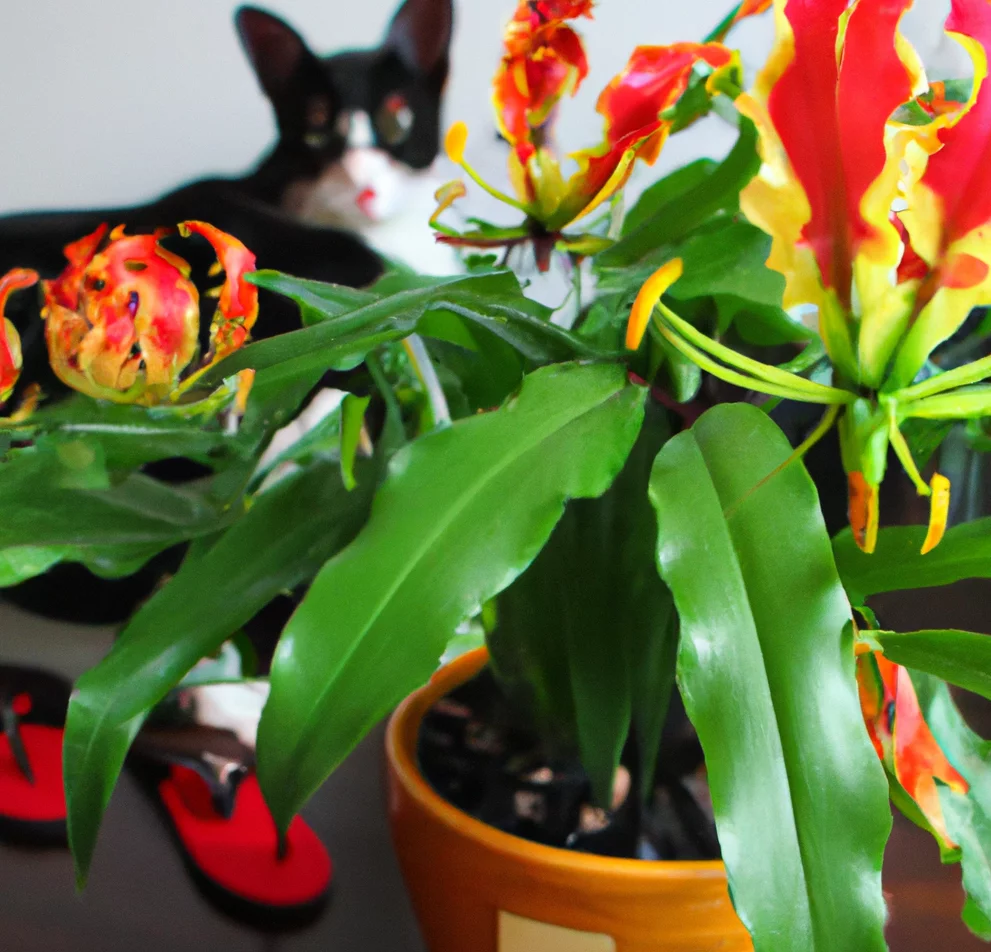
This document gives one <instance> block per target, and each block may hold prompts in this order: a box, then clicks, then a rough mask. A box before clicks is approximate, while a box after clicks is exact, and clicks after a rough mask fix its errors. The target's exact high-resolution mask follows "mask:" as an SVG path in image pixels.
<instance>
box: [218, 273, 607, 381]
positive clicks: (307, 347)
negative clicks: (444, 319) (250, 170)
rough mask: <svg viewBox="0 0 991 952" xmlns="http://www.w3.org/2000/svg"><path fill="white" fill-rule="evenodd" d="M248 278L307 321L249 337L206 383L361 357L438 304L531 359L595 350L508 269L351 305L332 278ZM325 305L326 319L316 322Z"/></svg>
mask: <svg viewBox="0 0 991 952" xmlns="http://www.w3.org/2000/svg"><path fill="white" fill-rule="evenodd" d="M253 280H254V281H255V283H256V284H258V285H259V286H260V287H265V288H267V289H268V290H271V291H277V292H278V293H280V294H284V295H286V296H287V297H290V298H292V299H293V300H294V301H296V302H297V303H298V304H299V305H300V307H302V308H304V310H306V312H307V313H308V314H309V320H310V322H311V326H309V327H305V328H303V329H302V330H298V331H292V332H291V333H289V334H280V335H278V336H277V337H273V338H270V339H268V340H263V341H259V342H258V343H256V344H250V345H249V346H248V347H245V348H244V349H243V350H241V351H238V352H237V353H236V354H234V355H232V356H231V357H229V358H228V359H227V360H225V361H223V362H222V363H221V364H219V365H218V367H217V369H216V370H215V371H212V372H211V374H209V375H207V378H206V381H205V382H206V383H207V384H209V383H210V382H211V381H213V380H214V379H220V378H222V377H229V376H230V375H231V374H233V373H234V372H235V371H237V370H242V369H244V368H246V367H252V368H254V369H255V370H261V369H264V368H268V367H274V366H276V365H279V364H282V365H284V366H285V367H287V368H290V369H291V370H293V371H294V372H299V371H302V370H305V369H315V368H326V367H327V366H330V365H331V364H336V363H339V362H341V361H344V360H347V359H348V358H353V359H358V358H361V357H363V356H364V354H366V353H368V352H369V351H371V350H373V349H374V348H375V347H377V346H379V345H380V344H384V343H388V342H389V341H395V340H399V339H401V338H403V337H406V336H408V335H409V334H411V333H413V332H414V331H416V330H417V329H418V326H419V323H420V321H421V320H422V319H423V318H425V317H427V316H428V315H430V314H431V313H433V312H436V311H448V312H450V313H453V314H456V315H457V316H458V317H459V318H461V319H462V320H465V321H469V322H472V323H477V324H481V325H482V326H483V327H485V328H486V329H487V330H489V331H491V332H492V333H493V334H495V335H496V336H497V337H500V338H502V339H503V340H505V341H506V342H507V343H510V344H512V345H513V346H514V347H515V348H516V349H517V350H519V351H520V353H522V354H523V355H524V356H526V357H529V358H531V359H533V360H541V361H552V360H567V359H569V358H572V357H576V356H579V357H580V356H594V355H599V352H597V351H595V350H594V349H593V348H592V347H591V345H589V343H588V342H587V341H583V340H582V339H581V338H580V337H578V336H577V335H575V334H571V333H570V332H568V331H566V330H564V329H563V328H560V327H557V326H556V325H554V324H551V323H550V322H549V321H548V320H547V319H546V317H547V312H546V308H543V307H541V305H539V304H536V303H534V302H532V301H530V300H528V299H527V298H526V297H524V296H523V294H522V291H521V290H520V287H519V283H518V282H517V281H516V279H515V277H513V275H512V274H510V273H509V272H505V271H498V272H492V273H489V274H476V275H466V276H465V275H462V276H459V277H457V278H452V279H447V280H444V281H441V282H440V283H439V284H438V283H433V284H431V285H430V286H428V287H421V288H411V289H406V290H400V291H397V292H395V293H393V294H388V295H386V296H384V297H377V296H376V297H375V298H374V299H369V298H365V297H360V298H359V297H357V296H354V295H351V294H348V295H346V296H345V297H346V298H348V299H350V300H351V301H353V303H355V304H356V305H357V306H355V307H352V308H351V309H348V310H345V309H344V305H343V304H342V302H341V300H340V289H339V288H337V286H336V285H322V284H320V283H319V282H314V281H304V280H302V279H298V278H292V277H289V276H288V275H282V274H278V273H277V272H258V273H256V274H255V275H254V276H253ZM363 293H364V294H370V293H371V292H363ZM326 298H329V300H325V299H326ZM324 308H325V309H326V314H325V316H324V318H323V319H322V320H319V321H317V320H316V316H317V315H319V314H321V313H322V312H323V309H324ZM307 309H308V310H307ZM315 321H316V322H315Z"/></svg>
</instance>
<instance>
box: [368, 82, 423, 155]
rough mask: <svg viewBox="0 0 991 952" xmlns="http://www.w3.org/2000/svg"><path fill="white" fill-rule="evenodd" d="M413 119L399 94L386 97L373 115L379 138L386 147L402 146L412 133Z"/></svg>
mask: <svg viewBox="0 0 991 952" xmlns="http://www.w3.org/2000/svg"><path fill="white" fill-rule="evenodd" d="M414 118H415V117H414V115H413V110H412V109H410V106H409V103H408V102H407V101H406V97H405V96H403V95H402V94H401V93H392V94H391V95H389V96H386V97H385V99H383V100H382V105H381V106H379V108H378V112H376V113H375V128H376V129H377V130H378V134H379V138H380V139H381V140H382V142H384V143H385V144H386V145H388V146H397V145H402V144H403V143H404V142H405V141H406V140H407V139H408V138H409V136H410V133H411V132H412V131H413V120H414Z"/></svg>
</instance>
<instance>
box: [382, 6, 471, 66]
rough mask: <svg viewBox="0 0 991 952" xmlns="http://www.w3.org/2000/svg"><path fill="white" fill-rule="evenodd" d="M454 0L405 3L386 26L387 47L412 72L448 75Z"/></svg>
mask: <svg viewBox="0 0 991 952" xmlns="http://www.w3.org/2000/svg"><path fill="white" fill-rule="evenodd" d="M453 27H454V0H406V2H405V3H404V4H403V5H402V6H401V7H400V8H399V12H398V13H397V14H396V16H395V18H394V19H393V21H392V25H391V26H390V27H389V33H388V36H387V37H386V41H385V42H386V46H388V47H391V48H392V49H394V50H395V51H396V52H397V53H398V54H399V56H400V58H401V59H402V60H403V62H404V63H405V64H406V65H407V66H408V67H409V68H410V69H412V70H414V71H416V72H419V73H423V74H424V75H428V76H429V75H433V74H435V73H438V72H441V71H442V72H443V73H444V74H445V75H446V73H447V67H448V50H449V49H450V46H451V34H452V31H453Z"/></svg>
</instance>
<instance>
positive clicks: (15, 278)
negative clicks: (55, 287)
mask: <svg viewBox="0 0 991 952" xmlns="http://www.w3.org/2000/svg"><path fill="white" fill-rule="evenodd" d="M37 283H38V275H37V273H36V272H34V271H28V270H27V269H26V268H16V269H14V270H13V271H8V272H7V274H5V275H4V276H3V277H2V278H0V406H3V405H4V403H6V402H7V400H8V399H9V398H10V395H11V394H12V393H13V392H14V387H15V386H16V384H17V379H18V377H20V375H21V338H20V335H19V334H18V333H17V328H16V327H14V325H13V324H11V322H10V321H9V320H7V317H6V308H7V299H8V298H9V297H10V295H11V294H13V293H14V291H20V290H23V289H24V288H30V287H33V286H34V285H35V284H37Z"/></svg>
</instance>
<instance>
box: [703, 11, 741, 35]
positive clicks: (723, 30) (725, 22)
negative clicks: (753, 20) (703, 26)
mask: <svg viewBox="0 0 991 952" xmlns="http://www.w3.org/2000/svg"><path fill="white" fill-rule="evenodd" d="M742 7H743V3H742V2H741V3H738V4H737V5H736V6H735V7H733V9H732V10H731V11H730V12H729V13H728V14H727V15H726V16H725V17H724V18H723V19H722V20H721V21H720V22H719V25H718V26H717V27H716V28H715V29H714V30H712V31H711V32H710V33H709V34H708V35H707V36H706V38H705V39H704V40H703V41H702V42H703V43H715V42H716V41H718V40H722V39H723V37H725V36H726V34H727V33H729V29H730V27H731V26H732V25H733V21H734V20H735V19H736V17H737V14H738V13H739V12H740V9H741V8H742Z"/></svg>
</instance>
